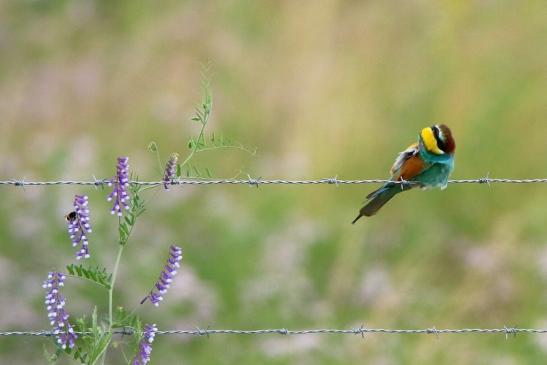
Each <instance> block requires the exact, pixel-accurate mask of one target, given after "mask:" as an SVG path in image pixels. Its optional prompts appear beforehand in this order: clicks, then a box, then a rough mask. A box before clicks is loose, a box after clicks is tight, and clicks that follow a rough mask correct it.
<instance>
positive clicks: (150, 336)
mask: <svg viewBox="0 0 547 365" xmlns="http://www.w3.org/2000/svg"><path fill="white" fill-rule="evenodd" d="M157 331H158V328H157V327H156V325H155V324H147V325H146V326H144V331H143V337H142V339H141V342H139V352H138V353H137V354H136V355H135V358H134V359H133V362H132V364H133V365H145V364H147V363H148V362H149V361H150V354H151V353H152V342H154V336H156V332H157Z"/></svg>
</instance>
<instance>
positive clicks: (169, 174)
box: [163, 153, 179, 190]
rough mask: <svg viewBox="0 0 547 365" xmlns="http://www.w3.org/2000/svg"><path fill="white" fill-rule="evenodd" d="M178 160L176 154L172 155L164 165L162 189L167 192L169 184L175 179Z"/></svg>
mask: <svg viewBox="0 0 547 365" xmlns="http://www.w3.org/2000/svg"><path fill="white" fill-rule="evenodd" d="M178 160H179V155H178V153H173V154H171V156H170V157H169V160H168V161H167V164H166V165H165V173H164V175H163V187H164V188H165V190H169V184H170V183H171V181H172V180H174V179H175V178H176V172H177V162H178Z"/></svg>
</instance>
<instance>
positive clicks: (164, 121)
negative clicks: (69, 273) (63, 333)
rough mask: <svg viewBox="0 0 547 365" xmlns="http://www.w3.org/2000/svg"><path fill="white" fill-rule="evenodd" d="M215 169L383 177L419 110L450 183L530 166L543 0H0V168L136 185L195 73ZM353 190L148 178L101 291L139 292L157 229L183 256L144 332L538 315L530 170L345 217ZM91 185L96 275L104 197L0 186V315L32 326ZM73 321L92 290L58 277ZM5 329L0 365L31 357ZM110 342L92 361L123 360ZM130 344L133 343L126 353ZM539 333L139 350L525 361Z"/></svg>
mask: <svg viewBox="0 0 547 365" xmlns="http://www.w3.org/2000/svg"><path fill="white" fill-rule="evenodd" d="M207 62H211V64H212V65H213V67H212V90H213V96H214V111H213V118H212V121H211V126H210V127H211V128H210V129H209V130H210V131H215V132H222V133H223V134H224V135H226V136H227V137H230V138H232V139H234V140H237V141H239V142H241V143H243V144H244V145H246V146H249V147H251V148H255V147H256V148H257V154H256V156H254V157H253V156H250V155H248V154H245V153H242V152H240V151H229V150H223V151H220V152H219V151H213V152H204V153H201V154H199V155H198V156H197V158H196V160H194V162H196V163H198V164H199V165H200V166H204V167H209V168H210V169H211V170H212V171H213V173H214V174H215V176H216V177H232V176H234V175H236V174H238V173H239V174H240V176H243V177H245V176H246V175H247V174H250V175H251V176H253V177H258V176H262V177H263V178H288V179H301V178H323V177H332V176H335V175H337V176H338V177H339V178H346V179H353V178H356V179H358V178H385V177H387V174H388V169H389V167H390V166H391V163H392V162H393V160H394V158H395V156H396V153H397V152H398V151H400V150H402V149H403V148H405V147H406V146H407V145H408V144H410V143H412V142H413V141H415V140H416V137H417V135H418V132H419V130H420V129H421V128H422V127H424V126H428V125H431V124H432V123H433V122H443V123H446V124H447V125H449V126H450V127H451V128H452V130H453V133H454V135H455V137H456V142H457V145H458V148H457V153H456V170H455V173H454V175H453V177H454V178H472V177H482V176H486V174H490V176H491V177H511V178H531V177H545V176H546V175H547V163H546V154H547V143H546V137H547V103H546V95H547V4H546V3H545V1H543V0H537V1H519V2H515V1H478V0H477V1H456V0H454V1H448V0H444V1H425V0H412V1H334V0H332V1H289V0H286V1H260V2H259V1H250V0H249V1H241V0H227V1H208V2H204V1H163V2H157V1H151V0H149V1H84V0H80V1H45V0H43V1H42V0H33V1H31V0H21V1H15V0H4V1H0V142H1V143H0V156H1V157H0V161H1V163H0V179H14V178H19V179H22V178H24V179H26V180H33V179H38V180H48V179H59V178H61V179H62V178H73V179H83V180H89V179H91V178H92V176H93V175H94V176H96V177H101V178H102V177H109V176H112V174H113V173H114V168H115V167H114V166H115V158H116V157H117V156H120V155H127V156H130V163H131V168H132V171H134V172H135V173H136V174H138V175H139V177H140V178H141V179H145V180H155V179H158V178H159V174H158V172H157V164H156V162H155V158H154V156H153V155H151V154H150V153H149V152H148V151H147V145H148V143H149V142H150V141H152V140H153V141H156V142H157V143H158V144H159V146H160V152H161V154H162V158H163V159H166V158H167V156H168V155H169V153H171V152H179V153H181V154H182V155H184V154H186V153H187V152H188V149H187V140H188V138H189V137H191V136H194V135H195V134H196V132H197V129H198V126H197V125H195V123H194V122H191V121H190V120H189V118H190V117H191V116H192V114H193V106H194V105H195V104H196V103H198V102H199V100H200V97H201V93H200V88H199V85H200V69H201V67H202V66H201V65H202V64H204V63H207ZM373 188H374V186H369V185H366V186H364V185H360V186H340V187H338V188H337V187H335V186H331V185H322V186H261V187H260V188H258V189H256V188H250V187H248V186H210V187H188V186H183V187H180V188H173V189H171V191H169V192H165V191H163V190H159V189H158V190H155V191H152V192H149V193H148V194H147V195H146V196H145V197H146V198H147V199H148V204H147V212H146V213H145V215H144V216H143V217H142V219H141V220H140V222H139V223H138V225H137V227H136V231H135V235H134V237H133V240H132V242H131V243H130V246H129V249H128V250H127V252H126V254H125V255H124V257H123V260H122V268H121V272H120V279H119V291H118V296H117V297H116V298H115V300H116V303H117V304H118V305H123V306H126V307H128V308H133V307H135V306H136V305H137V303H138V302H139V300H140V299H141V298H142V297H143V295H144V294H145V293H146V292H147V291H148V290H149V288H150V286H151V285H152V284H153V282H154V280H155V279H156V278H157V275H158V273H159V270H160V268H161V266H162V264H163V261H164V259H165V257H166V254H167V247H168V245H169V244H171V243H177V244H179V245H181V246H182V247H183V248H184V250H185V258H184V260H183V267H182V269H181V273H180V276H178V278H177V280H176V283H175V285H174V287H173V288H172V289H171V291H170V292H169V294H168V295H167V297H166V300H165V301H164V302H163V304H162V306H161V307H160V308H159V309H156V308H152V307H151V306H148V305H146V306H143V307H142V308H140V310H139V313H140V314H141V315H142V316H143V319H144V320H145V321H149V322H156V323H157V324H158V326H159V327H160V329H172V328H177V329H192V328H194V327H196V326H199V327H202V328H206V327H207V326H211V328H238V329H239V328H243V329H259V328H270V327H274V328H280V327H286V328H290V329H301V328H351V327H359V326H360V325H361V324H363V323H364V324H365V325H366V326H368V327H385V328H426V327H433V326H436V327H437V328H446V327H449V328H462V327H503V326H504V325H506V326H519V327H543V328H544V327H546V326H547V310H546V308H547V294H546V293H547V291H546V290H545V288H546V285H547V246H546V243H547V242H546V240H547V225H546V223H545V222H546V220H545V219H546V211H545V206H546V205H547V190H546V187H545V185H539V184H535V185H492V186H491V187H489V186H487V185H476V184H474V185H451V186H449V188H448V189H447V190H445V191H442V192H441V191H439V190H435V191H428V192H420V191H412V192H409V193H405V194H404V195H400V196H398V197H397V198H396V199H394V200H393V201H392V202H391V203H390V204H389V205H388V206H386V207H385V208H384V209H383V210H382V211H381V212H380V214H379V215H378V216H375V217H373V218H370V219H363V220H362V221H360V222H359V224H356V225H355V226H352V225H351V224H350V222H351V220H352V219H353V218H354V217H355V215H356V213H357V211H358V209H359V208H360V207H361V203H362V201H363V200H364V197H365V195H366V194H367V193H368V192H370V191H371V190H372V189H373ZM75 193H86V194H88V195H89V197H90V206H91V209H92V211H91V214H92V216H91V217H92V223H93V226H94V233H93V234H92V235H91V236H90V242H91V246H90V247H91V250H92V255H93V259H92V260H91V262H92V263H99V264H103V265H106V266H107V267H109V268H111V267H112V263H113V261H114V258H113V255H114V251H115V249H116V248H115V245H116V219H115V218H112V217H111V216H110V215H109V214H108V211H109V208H110V206H109V203H107V202H106V201H105V196H106V194H107V191H101V190H95V189H93V188H92V187H81V188H78V187H69V186H57V187H50V188H42V187H26V188H25V189H22V188H16V187H12V186H4V187H1V188H0V199H1V201H2V205H1V206H2V209H1V211H0V220H1V225H0V240H1V246H0V275H1V276H0V277H1V280H0V291H1V293H2V294H1V297H0V328H1V329H2V330H11V329H46V328H48V323H47V320H46V312H45V309H44V308H43V295H44V294H43V289H42V288H41V283H42V281H43V280H44V279H45V276H46V273H47V272H48V271H49V270H53V269H58V270H62V269H63V268H64V266H65V265H66V264H68V263H71V262H73V261H74V260H73V257H74V250H73V249H72V247H71V246H70V241H69V239H68V237H67V234H66V224H65V223H66V222H65V221H64V218H63V217H64V214H66V213H67V212H68V211H69V210H70V208H71V204H72V199H73V195H74V194H75ZM65 294H66V296H67V306H68V307H67V308H68V310H69V312H70V313H71V314H72V316H73V317H75V316H79V315H81V314H83V313H86V312H89V311H90V310H91V308H92V307H93V305H98V306H99V308H100V309H101V310H103V313H104V309H105V305H106V295H105V293H103V292H101V291H100V290H97V291H96V290H95V288H90V287H89V286H88V285H85V284H84V283H82V282H78V281H75V280H69V281H68V283H67V286H66V289H65ZM44 344H45V345H46V347H47V348H48V349H49V350H50V351H51V350H52V348H53V347H52V343H51V342H50V341H49V340H47V339H43V338H26V337H24V338H23V337H4V338H2V339H1V340H0V354H1V355H0V358H1V359H0V362H2V363H11V364H28V363H41V362H43V357H42V346H43V345H44ZM120 353H121V351H110V354H111V355H112V357H111V358H110V359H109V360H108V361H107V362H108V363H120V362H121V361H122V357H121V355H120ZM129 356H130V354H129ZM546 356H547V336H545V335H519V336H517V337H516V338H510V340H508V341H506V340H505V337H504V335H501V334H500V335H446V336H439V337H438V338H436V337H435V336H425V335H416V336H410V335H381V334H377V335H368V336H365V339H364V340H363V339H362V338H361V337H360V336H351V335H348V336H334V335H332V336H331V335H324V336H293V337H290V336H289V337H283V336H276V335H271V336H269V335H265V336H251V337H243V336H223V335H219V336H212V337H211V338H209V339H208V338H205V337H182V336H178V337H177V336H171V337H166V336H165V337H158V338H157V341H156V342H155V344H154V351H153V353H152V363H153V364H168V363H173V364H251V363H256V364H294V363H298V364H317V363H320V364H347V363H356V362H363V363H367V364H373V365H392V364H504V365H512V364H524V363H529V364H531V363H535V364H538V363H542V362H544V359H545V357H546Z"/></svg>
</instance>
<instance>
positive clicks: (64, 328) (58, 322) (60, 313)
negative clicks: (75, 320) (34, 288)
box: [42, 272, 78, 349]
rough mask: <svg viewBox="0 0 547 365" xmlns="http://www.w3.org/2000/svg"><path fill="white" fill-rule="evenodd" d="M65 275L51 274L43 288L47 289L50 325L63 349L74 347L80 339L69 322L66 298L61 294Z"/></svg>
mask: <svg viewBox="0 0 547 365" xmlns="http://www.w3.org/2000/svg"><path fill="white" fill-rule="evenodd" d="M65 278H66V277H65V275H63V274H61V273H60V272H50V273H49V274H48V276H47V280H46V281H44V284H43V285H42V287H43V288H44V289H46V300H45V304H46V309H47V312H48V317H49V323H50V324H51V325H52V326H53V333H54V334H55V335H56V336H57V343H58V344H59V346H61V348H63V349H66V347H67V346H68V347H69V348H73V347H74V342H75V341H76V339H77V338H78V336H76V334H75V333H74V329H73V328H72V326H71V325H70V323H69V322H68V317H69V316H68V313H67V312H66V311H65V298H64V297H63V296H62V295H61V294H60V293H59V287H61V286H63V285H64V282H65Z"/></svg>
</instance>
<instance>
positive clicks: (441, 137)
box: [352, 124, 456, 223]
mask: <svg viewBox="0 0 547 365" xmlns="http://www.w3.org/2000/svg"><path fill="white" fill-rule="evenodd" d="M455 150H456V142H455V141H454V138H453V137H452V132H451V131H450V128H448V127H447V126H446V125H444V124H435V125H434V126H431V127H426V128H424V129H422V131H421V132H420V136H419V141H418V143H414V144H412V145H410V146H409V147H408V148H407V149H406V150H404V151H403V152H401V153H399V156H397V159H396V160H395V163H394V164H393V166H392V167H391V170H390V173H391V178H390V180H392V181H394V182H391V181H390V182H387V183H385V184H384V185H383V186H382V187H381V188H380V189H378V190H375V191H373V192H372V193H370V194H369V195H367V200H368V201H367V203H366V205H365V206H364V207H363V208H361V210H360V211H359V215H358V216H357V218H355V219H354V220H353V222H352V223H355V222H357V220H359V218H361V217H363V216H365V217H370V216H372V215H374V214H376V212H378V210H379V209H380V208H381V207H383V206H384V204H385V203H387V202H388V201H389V200H390V199H391V198H393V197H394V196H395V195H396V194H398V193H400V192H402V191H406V190H410V189H412V188H414V187H420V188H422V189H427V188H433V187H440V188H441V189H445V188H446V185H447V184H448V176H449V175H450V173H451V172H452V170H453V169H454V151H455ZM395 181H397V182H395ZM405 182H408V184H405Z"/></svg>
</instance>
